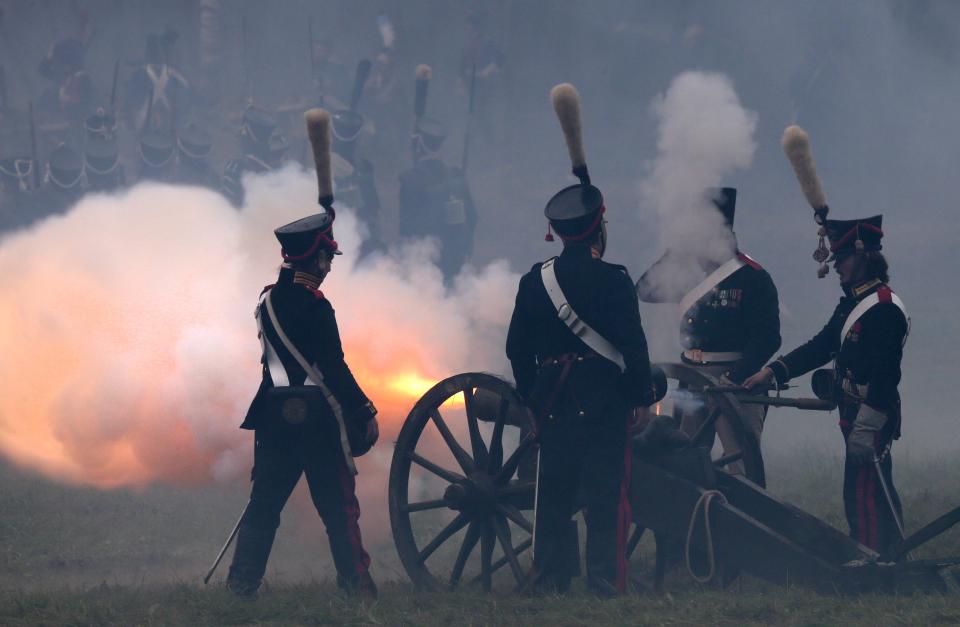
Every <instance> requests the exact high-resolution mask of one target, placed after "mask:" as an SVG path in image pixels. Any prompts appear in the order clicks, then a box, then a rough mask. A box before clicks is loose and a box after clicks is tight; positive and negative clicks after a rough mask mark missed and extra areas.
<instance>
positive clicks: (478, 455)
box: [389, 364, 960, 593]
mask: <svg viewBox="0 0 960 627" xmlns="http://www.w3.org/2000/svg"><path fill="white" fill-rule="evenodd" d="M659 367H660V368H661V369H662V370H663V371H664V373H665V374H666V376H667V380H668V391H667V395H666V396H665V397H664V399H663V401H662V402H661V404H660V405H659V408H660V409H661V411H663V412H664V413H671V412H680V411H682V408H683V404H684V403H689V402H690V400H691V399H696V402H698V403H699V404H700V407H701V411H704V412H705V415H706V416H707V419H706V422H705V425H707V427H709V426H711V425H712V424H713V423H714V422H716V421H718V420H725V421H728V424H729V426H730V427H731V430H732V432H733V433H734V437H735V439H736V440H737V443H738V445H739V451H737V452H736V453H734V454H731V455H728V456H727V457H720V458H717V459H712V458H711V448H710V446H711V445H712V439H713V436H712V430H710V429H709V428H704V429H701V431H700V432H699V433H698V434H694V435H693V438H692V440H691V445H689V446H685V447H682V448H679V449H675V450H672V451H663V450H660V451H657V452H655V453H644V452H643V451H640V450H636V451H635V453H634V459H633V463H632V472H633V475H632V483H631V492H630V494H631V499H630V500H631V506H632V511H633V522H634V524H635V528H634V530H633V532H632V534H631V537H630V541H629V542H628V546H627V550H628V552H629V553H631V554H632V553H633V551H634V550H635V548H636V546H637V544H638V542H639V539H640V537H641V535H642V534H643V533H644V531H646V530H649V531H651V532H652V534H653V536H654V538H655V541H656V547H657V559H656V568H655V572H654V581H655V585H656V586H657V587H658V588H659V587H662V583H663V578H664V574H665V571H666V568H667V566H668V564H669V563H670V562H671V561H672V559H671V558H672V557H675V556H676V555H677V554H678V553H679V554H680V555H684V556H686V561H687V564H688V567H690V569H691V574H695V576H696V577H697V578H698V580H700V581H703V582H710V583H714V584H717V585H725V584H727V583H729V582H730V581H732V580H733V579H734V578H735V577H736V576H737V575H738V574H739V573H747V574H750V575H753V576H755V577H758V578H761V579H764V580H767V581H770V582H773V583H776V584H780V585H794V584H795V585H802V586H807V587H810V588H813V589H815V590H818V591H822V592H825V593H845V592H876V591H884V592H898V593H900V592H906V591H916V590H920V591H940V592H945V591H953V590H955V589H957V586H958V582H960V579H958V578H957V575H956V572H957V570H955V569H960V566H958V565H960V557H958V558H946V559H925V560H913V559H911V558H910V557H909V554H910V552H911V551H912V550H914V549H916V548H917V547H919V546H920V545H921V544H923V543H925V542H927V541H929V540H930V539H932V538H934V537H936V536H937V535H939V534H941V533H943V532H944V531H946V530H947V529H949V528H950V527H952V526H953V525H954V524H956V523H957V522H958V521H960V508H957V509H955V510H953V511H951V512H948V513H947V514H945V515H943V516H941V517H940V518H939V519H937V520H936V521H934V522H933V523H931V524H930V525H927V526H926V527H924V528H922V529H921V530H920V531H918V532H917V533H915V534H913V535H912V536H910V537H908V538H906V539H905V540H904V541H903V542H902V543H901V544H900V545H899V546H898V547H897V548H896V549H894V550H893V551H892V552H891V554H890V555H884V556H880V555H878V554H877V553H876V552H874V551H872V550H870V549H869V548H867V547H865V546H863V545H861V544H859V543H858V542H856V541H854V540H852V539H851V538H849V537H848V536H847V535H846V534H845V533H843V532H841V531H839V530H837V529H836V528H834V527H832V526H830V525H828V524H827V523H825V522H823V521H821V520H819V519H817V518H816V517H814V516H812V515H810V514H808V513H806V512H804V511H802V510H801V509H799V508H797V507H795V506H793V505H790V504H789V503H785V502H783V501H782V500H780V499H778V498H777V497H775V496H774V495H772V494H771V493H769V492H767V491H766V490H765V488H764V486H765V476H764V465H763V455H762V452H761V450H760V447H759V445H758V443H757V442H756V440H755V438H754V437H753V436H752V434H751V431H750V429H749V427H748V426H747V425H746V423H745V422H744V420H743V418H742V405H743V404H744V403H763V404H767V405H774V406H784V405H785V406H791V407H799V408H800V409H808V410H829V409H831V408H832V405H831V404H830V403H829V402H828V401H823V400H820V399H797V398H781V397H778V396H774V397H768V396H760V395H748V394H746V393H743V392H742V391H741V390H737V389H735V388H723V387H719V386H718V384H717V382H716V381H714V380H712V379H711V378H710V377H708V376H706V375H704V374H703V373H701V372H699V371H697V370H695V369H693V368H690V367H689V366H686V365H684V364H659ZM529 420H530V418H529V415H528V413H527V412H526V410H525V409H524V408H523V406H522V404H521V402H520V400H519V398H518V396H517V394H516V391H515V390H514V388H513V387H512V386H511V385H510V384H509V383H507V382H506V381H504V380H502V379H500V378H497V377H495V376H492V375H489V374H483V373H466V374H459V375H455V376H452V377H450V378H448V379H445V380H444V381H441V382H440V383H438V384H436V385H435V386H434V387H433V388H432V389H430V390H429V391H428V392H427V393H426V394H425V395H424V396H423V398H421V399H420V400H419V401H418V402H417V404H416V405H415V406H414V408H413V409H412V410H411V411H410V414H409V415H408V417H407V419H406V422H405V423H404V425H403V427H402V429H401V431H400V435H399V437H398V439H397V442H396V448H395V450H394V454H393V460H392V465H391V469H390V479H389V482H390V483H389V501H390V523H391V527H392V530H393V536H394V541H395V543H396V547H397V552H398V553H399V556H400V559H401V562H402V563H403V566H404V568H405V569H406V572H407V574H408V576H409V577H410V579H411V580H412V581H413V582H414V584H416V585H417V586H421V587H425V588H433V589H454V588H457V587H458V586H463V585H471V584H473V585H479V586H482V587H483V588H484V589H487V590H490V589H491V588H493V587H495V586H497V587H499V586H508V585H509V586H511V587H513V586H517V585H520V583H521V582H522V581H523V580H524V578H525V576H526V572H527V570H528V568H529V562H530V555H531V553H532V551H531V548H532V546H533V509H534V500H535V476H536V443H535V440H534V436H533V435H532V425H531V424H530V422H529ZM705 436H706V437H705ZM707 439H709V440H710V441H709V442H708V441H706V440H707ZM701 440H703V441H701ZM728 448H730V447H728ZM734 462H739V464H741V465H742V469H743V474H732V473H731V472H729V470H728V467H729V465H730V464H733V463H734ZM691 520H692V521H693V522H692V523H691Z"/></svg>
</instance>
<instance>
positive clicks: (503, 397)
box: [389, 373, 536, 590]
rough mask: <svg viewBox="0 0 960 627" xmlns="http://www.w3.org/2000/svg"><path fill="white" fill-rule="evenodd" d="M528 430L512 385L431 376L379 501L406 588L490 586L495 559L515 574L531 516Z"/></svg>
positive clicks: (479, 376)
mask: <svg viewBox="0 0 960 627" xmlns="http://www.w3.org/2000/svg"><path fill="white" fill-rule="evenodd" d="M531 427H532V425H531V423H530V419H529V415H528V413H527V411H526V409H525V408H524V407H523V404H522V403H521V402H520V399H519V397H518V396H517V393H516V390H514V388H513V386H512V385H510V384H509V383H507V382H506V381H504V380H502V379H499V378H497V377H495V376H492V375H489V374H483V373H466V374H459V375H455V376H453V377H450V378H448V379H445V380H443V381H441V382H440V383H438V384H436V385H435V386H434V387H433V388H431V389H430V390H429V391H428V392H427V393H426V394H425V395H424V396H423V398H421V399H420V400H419V401H418V402H417V404H416V405H415V406H414V407H413V409H412V410H411V411H410V414H409V415H408V416H407V419H406V421H405V422H404V424H403V427H402V428H401V430H400V435H399V437H398V438H397V442H396V448H395V449H394V453H393V461H392V463H391V467H390V480H389V481H390V483H389V502H390V526H391V529H392V531H393V537H394V542H395V543H396V547H397V553H398V554H399V556H400V561H401V562H402V564H403V566H404V569H405V570H406V572H407V575H408V576H409V577H410V579H411V581H413V583H414V584H415V585H417V586H420V587H425V588H431V589H438V590H439V589H454V588H457V587H458V586H460V585H463V584H465V583H466V584H478V585H480V586H482V587H483V588H484V589H486V590H490V589H491V588H492V586H493V584H494V581H495V579H497V577H500V576H498V571H501V569H502V568H503V567H504V566H509V571H510V573H512V575H513V580H514V582H513V585H514V586H515V585H519V584H520V583H521V582H522V581H523V579H524V577H525V575H526V570H527V568H526V565H525V564H523V563H522V561H521V560H524V561H526V560H527V559H528V555H529V553H528V551H529V549H530V548H531V547H532V545H533V537H532V536H533V522H532V518H533V517H532V515H530V516H528V515H527V514H525V513H524V511H527V512H528V513H530V511H531V510H532V509H533V501H534V487H535V482H534V473H535V463H536V458H535V455H536V446H535V444H534V442H533V436H532V435H531V430H532V429H531ZM478 544H479V550H477V549H478V547H477V545H478ZM497 580H499V579H497Z"/></svg>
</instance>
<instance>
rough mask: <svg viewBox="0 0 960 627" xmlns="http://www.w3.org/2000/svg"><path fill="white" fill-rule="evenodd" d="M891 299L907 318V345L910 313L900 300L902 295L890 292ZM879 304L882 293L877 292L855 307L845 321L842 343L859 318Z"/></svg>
mask: <svg viewBox="0 0 960 627" xmlns="http://www.w3.org/2000/svg"><path fill="white" fill-rule="evenodd" d="M890 301H891V302H892V303H893V304H894V305H896V306H897V307H898V308H899V309H900V311H901V312H902V313H903V317H904V318H906V319H907V332H906V333H905V334H904V336H903V344H904V346H906V344H907V338H908V337H909V336H910V314H908V313H907V307H906V305H904V304H903V301H902V300H900V297H899V296H897V295H896V294H894V293H893V292H890ZM879 304H880V295H879V294H877V293H876V292H874V293H873V294H870V295H869V296H867V297H866V298H864V299H863V300H861V301H860V302H859V303H857V306H856V307H854V308H853V311H851V312H850V315H848V316H847V320H846V321H845V322H844V323H843V330H842V331H840V344H841V345H842V344H843V343H844V342H845V341H846V339H847V334H848V333H849V332H850V329H852V328H853V325H855V324H856V323H857V320H859V319H860V318H862V317H863V315H864V314H865V313H867V312H868V311H870V310H871V309H873V307H874V306H876V305H879Z"/></svg>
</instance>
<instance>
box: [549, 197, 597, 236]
mask: <svg viewBox="0 0 960 627" xmlns="http://www.w3.org/2000/svg"><path fill="white" fill-rule="evenodd" d="M604 211H605V208H604V206H603V194H602V193H601V192H600V190H599V189H597V188H596V187H594V186H593V185H591V184H589V183H579V184H577V185H571V186H569V187H564V188H563V189H561V190H560V191H559V192H557V193H556V194H554V195H553V198H551V199H550V200H549V201H547V206H546V208H545V209H544V210H543V214H544V215H545V216H546V217H547V220H549V221H550V227H551V228H552V229H553V230H554V231H556V232H557V235H559V236H560V239H562V240H563V241H564V242H577V241H581V240H585V239H587V238H588V237H590V235H592V234H593V233H595V232H596V230H597V228H598V227H599V226H600V223H601V221H602V220H603V213H604ZM552 240H553V238H552V235H550V233H549V232H548V234H547V241H552Z"/></svg>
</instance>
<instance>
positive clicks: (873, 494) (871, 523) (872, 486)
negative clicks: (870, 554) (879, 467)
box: [866, 468, 877, 549]
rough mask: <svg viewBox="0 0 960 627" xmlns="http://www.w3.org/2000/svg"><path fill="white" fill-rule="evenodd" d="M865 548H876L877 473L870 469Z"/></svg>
mask: <svg viewBox="0 0 960 627" xmlns="http://www.w3.org/2000/svg"><path fill="white" fill-rule="evenodd" d="M866 488H867V490H866V491H867V494H866V497H867V498H866V502H867V530H866V536H867V546H868V547H870V548H871V549H876V548H877V473H876V471H875V470H874V469H873V468H871V469H870V470H869V471H868V473H867V486H866Z"/></svg>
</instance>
